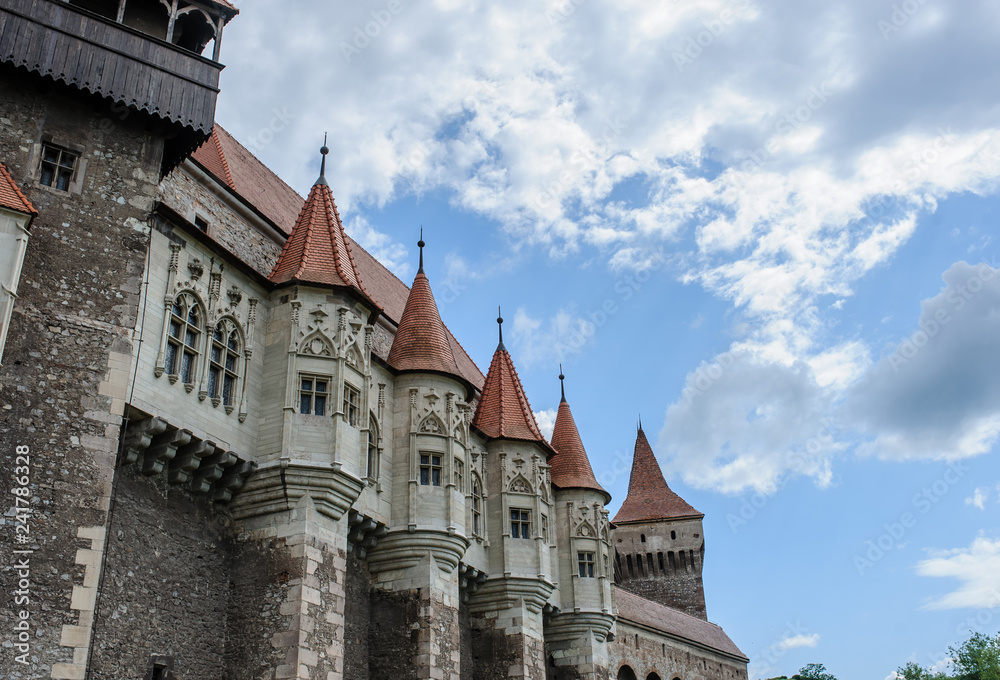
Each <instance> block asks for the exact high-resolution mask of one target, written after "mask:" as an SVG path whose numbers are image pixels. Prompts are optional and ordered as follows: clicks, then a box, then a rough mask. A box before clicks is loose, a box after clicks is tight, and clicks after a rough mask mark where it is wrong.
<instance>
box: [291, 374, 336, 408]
mask: <svg viewBox="0 0 1000 680" xmlns="http://www.w3.org/2000/svg"><path fill="white" fill-rule="evenodd" d="M329 394H330V380H329V378H321V377H318V376H314V375H304V376H301V378H300V384H299V413H301V414H303V415H314V416H325V415H326V400H327V397H328V396H329Z"/></svg>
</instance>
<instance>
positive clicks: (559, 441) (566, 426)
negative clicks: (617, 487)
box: [549, 366, 611, 503]
mask: <svg viewBox="0 0 1000 680" xmlns="http://www.w3.org/2000/svg"><path fill="white" fill-rule="evenodd" d="M565 378H566V376H564V375H563V374H562V366H560V367H559V387H560V390H561V391H562V400H561V401H560V402H559V414H558V415H557V416H556V424H555V427H554V428H552V448H554V449H555V450H556V455H555V456H553V457H552V460H550V461H549V464H550V465H551V466H552V470H551V475H552V483H553V484H555V485H556V486H558V487H560V488H562V489H591V490H593V491H600V492H601V493H602V494H604V499H605V500H604V502H605V503H610V502H611V494H609V493H608V492H607V491H605V490H604V488H603V487H602V486H601V485H600V484H598V483H597V478H596V477H594V470H593V468H592V467H590V459H589V458H588V457H587V451H586V450H585V449H584V448H583V440H581V439H580V432H579V430H577V429H576V421H575V420H574V419H573V412H572V411H570V408H569V402H567V401H566V386H565V384H564V383H563V380H565Z"/></svg>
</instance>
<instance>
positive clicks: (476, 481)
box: [469, 470, 486, 538]
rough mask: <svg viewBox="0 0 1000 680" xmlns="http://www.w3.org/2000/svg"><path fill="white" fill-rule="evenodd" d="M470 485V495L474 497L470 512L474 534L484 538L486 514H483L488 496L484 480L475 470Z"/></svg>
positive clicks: (470, 504)
mask: <svg viewBox="0 0 1000 680" xmlns="http://www.w3.org/2000/svg"><path fill="white" fill-rule="evenodd" d="M469 486H470V492H471V493H470V494H469V496H470V498H471V499H472V500H471V502H470V503H469V512H470V513H471V515H472V522H471V526H472V535H473V536H474V537H476V538H483V537H484V536H485V535H486V524H485V515H484V514H483V507H484V506H485V502H486V497H485V496H484V495H483V482H482V480H481V479H480V478H479V474H478V473H477V472H476V471H475V470H473V471H472V474H471V484H470V485H469Z"/></svg>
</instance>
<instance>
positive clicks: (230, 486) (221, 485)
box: [212, 460, 257, 503]
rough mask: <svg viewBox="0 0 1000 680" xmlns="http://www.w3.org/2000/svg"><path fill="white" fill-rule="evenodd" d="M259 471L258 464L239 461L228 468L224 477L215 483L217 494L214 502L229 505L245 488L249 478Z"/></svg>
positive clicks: (213, 496) (223, 474)
mask: <svg viewBox="0 0 1000 680" xmlns="http://www.w3.org/2000/svg"><path fill="white" fill-rule="evenodd" d="M256 469H257V464H256V463H254V462H253V461H249V460H237V462H236V464H235V465H231V466H229V467H228V468H226V470H225V472H223V473H222V477H220V478H219V481H218V482H216V483H215V492H214V493H213V494H212V500H213V501H216V502H220V503H228V502H229V501H230V500H232V498H233V496H234V495H235V494H236V493H237V492H238V491H239V490H240V489H242V488H243V485H244V484H245V483H246V480H247V478H248V477H249V476H250V475H252V474H253V471H254V470H256Z"/></svg>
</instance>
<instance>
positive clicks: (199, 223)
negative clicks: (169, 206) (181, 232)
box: [194, 215, 208, 233]
mask: <svg viewBox="0 0 1000 680" xmlns="http://www.w3.org/2000/svg"><path fill="white" fill-rule="evenodd" d="M194 226H196V227H198V229H199V230H200V231H203V232H205V233H208V220H206V219H205V218H204V217H202V216H201V215H195V216H194Z"/></svg>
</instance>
